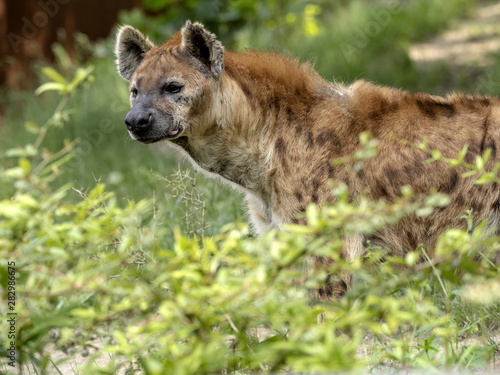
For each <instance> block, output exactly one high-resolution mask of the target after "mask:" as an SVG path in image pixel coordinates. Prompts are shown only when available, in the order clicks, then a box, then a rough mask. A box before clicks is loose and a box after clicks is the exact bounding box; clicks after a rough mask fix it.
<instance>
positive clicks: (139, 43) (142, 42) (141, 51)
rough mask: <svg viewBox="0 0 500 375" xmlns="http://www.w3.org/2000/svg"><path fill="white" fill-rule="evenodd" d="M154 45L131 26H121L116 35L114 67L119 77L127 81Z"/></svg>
mask: <svg viewBox="0 0 500 375" xmlns="http://www.w3.org/2000/svg"><path fill="white" fill-rule="evenodd" d="M154 46H155V45H154V44H153V43H152V42H151V41H150V40H149V39H148V38H146V37H145V36H144V35H142V34H141V32H140V31H139V30H137V29H135V28H133V27H132V26H128V25H127V26H122V27H120V29H119V30H118V33H117V35H116V44H115V56H116V66H117V68H118V72H119V73H120V75H121V76H122V77H123V78H125V79H126V80H127V81H130V77H132V74H134V71H135V69H137V67H138V66H139V64H140V63H141V61H142V60H143V59H144V56H146V53H148V51H149V50H151V49H152V48H153V47H154Z"/></svg>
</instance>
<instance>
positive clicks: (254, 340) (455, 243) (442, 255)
mask: <svg viewBox="0 0 500 375" xmlns="http://www.w3.org/2000/svg"><path fill="white" fill-rule="evenodd" d="M46 87H47V86H46ZM54 88H55V87H54ZM57 91H63V90H58V89H57ZM73 91H74V88H73V89H72V90H71V91H69V92H68V93H66V94H64V95H65V96H63V99H62V100H65V98H66V97H67V95H72V94H73ZM63 113H64V108H63V106H62V105H59V106H58V107H57V109H56V111H55V114H54V116H52V119H54V118H57V119H62V120H61V121H62V122H65V121H67V120H68V117H67V116H63V115H62V114H63ZM48 123H49V124H51V123H53V120H49V121H48ZM42 129H45V133H43V134H44V135H43V136H41V135H40V134H42ZM47 130H49V127H47V128H44V127H40V128H39V127H36V126H33V129H32V131H33V132H35V133H37V134H38V140H35V142H34V144H28V145H26V146H25V147H24V148H15V149H10V150H7V151H6V152H5V153H4V154H3V155H2V159H1V160H2V162H1V166H2V167H1V169H0V179H1V180H2V186H5V187H6V188H5V189H3V190H2V200H1V201H0V218H1V221H0V238H1V240H0V241H1V246H0V257H1V258H2V259H6V260H9V261H14V262H15V264H16V305H15V309H16V312H17V313H18V320H17V326H16V329H17V337H16V350H17V353H18V357H17V361H18V363H17V365H18V366H19V365H20V364H23V365H24V366H29V367H27V368H33V369H37V370H34V371H35V372H37V373H43V372H45V371H48V369H49V368H53V367H55V368H57V369H59V368H61V367H62V366H64V361H68V360H70V359H71V357H72V356H74V354H75V348H78V350H79V351H80V352H79V353H80V354H81V355H85V356H89V359H88V360H87V361H86V362H85V364H84V366H83V367H81V370H80V373H82V374H95V373H101V374H114V373H115V372H116V371H118V370H119V369H120V368H121V369H123V368H127V369H128V371H129V373H145V374H164V373H169V374H203V373H221V374H224V373H255V372H279V371H287V372H303V371H307V372H326V371H330V372H331V371H349V370H361V369H366V368H373V369H380V370H381V371H388V370H390V369H398V368H414V369H423V370H425V371H431V370H432V371H434V370H436V369H439V368H447V367H448V368H450V367H459V368H471V369H476V368H484V367H486V366H487V364H488V363H489V362H491V361H494V360H495V356H496V353H497V351H498V344H496V343H492V342H491V341H490V340H489V332H491V330H497V329H498V328H499V327H498V321H499V317H500V307H499V304H498V302H499V301H500V299H499V296H498V294H494V293H486V294H484V293H483V297H481V298H478V294H477V292H476V291H477V290H478V289H479V290H481V289H484V288H494V287H498V276H499V271H498V267H497V266H495V265H493V264H491V263H490V262H489V261H488V259H487V257H483V258H482V260H480V261H477V260H476V256H477V254H478V253H479V252H481V253H485V255H488V254H489V253H490V252H493V251H496V250H498V246H497V245H496V242H494V241H493V242H492V240H491V239H489V238H487V237H485V236H483V235H482V234H483V232H484V230H485V228H484V225H479V226H478V227H477V228H470V230H467V229H465V230H460V229H451V230H449V231H447V232H446V233H445V234H444V235H443V236H442V237H441V239H440V241H439V243H438V247H437V249H438V252H439V254H438V255H439V257H438V258H437V259H436V261H434V262H420V261H419V259H421V258H425V256H426V252H425V249H415V251H414V252H412V253H409V254H408V255H407V256H406V257H405V258H404V259H399V258H394V257H390V256H387V254H385V252H384V250H383V249H378V248H371V249H369V251H368V252H367V254H366V255H365V257H364V258H363V259H357V260H355V261H354V262H353V263H346V262H345V261H343V260H342V259H341V258H340V257H339V256H338V254H339V249H340V247H341V245H342V237H343V236H346V235H349V234H352V233H355V232H357V231H361V232H362V233H365V234H369V233H373V231H375V230H377V229H378V228H380V227H381V226H382V225H390V224H394V223H396V222H397V221H398V220H399V219H400V218H401V217H403V216H404V215H408V214H416V215H420V216H425V215H428V214H429V212H431V211H432V209H433V208H435V207H441V206H443V205H446V204H447V203H448V200H447V197H446V196H443V195H439V194H434V195H430V196H428V197H423V198H416V197H415V196H414V195H413V193H412V191H411V190H410V189H408V188H404V189H403V190H402V195H401V197H400V198H399V199H397V200H396V201H394V202H392V203H388V202H384V201H371V200H369V199H366V198H364V197H360V198H359V199H358V200H357V201H356V202H354V203H353V202H350V201H349V199H348V196H347V190H346V188H345V186H342V185H339V186H337V187H336V188H335V189H334V191H333V193H334V195H335V196H336V198H337V199H336V202H335V203H333V204H332V205H330V206H328V207H325V208H324V209H322V210H318V209H317V208H316V207H315V206H314V205H312V206H310V207H308V209H307V212H306V215H307V222H308V225H307V226H297V225H291V226H289V227H287V228H286V229H285V230H284V231H282V232H271V233H268V234H266V235H263V236H260V237H257V238H254V237H252V236H251V235H250V234H249V232H248V228H247V227H246V226H244V225H238V224H237V225H229V226H227V227H226V228H225V229H224V230H223V231H222V232H221V233H220V234H218V235H216V236H214V237H206V236H205V238H204V239H201V238H199V237H198V236H193V234H194V232H193V233H192V238H191V239H189V238H187V237H186V236H184V235H183V234H182V233H181V231H180V230H177V231H176V232H175V242H174V243H173V245H172V246H171V247H168V248H167V247H165V246H163V245H162V241H161V238H162V237H163V236H164V235H165V229H164V228H162V227H161V225H159V224H158V223H160V222H161V221H162V217H160V215H158V214H155V215H153V217H152V218H151V216H150V215H149V214H148V211H151V210H153V211H155V208H154V207H155V206H154V202H153V201H140V202H138V203H134V202H133V201H130V202H129V203H128V204H127V206H126V207H124V208H121V207H119V205H118V204H117V200H116V198H115V197H114V194H113V193H108V192H106V190H105V186H104V185H103V184H102V183H97V184H96V185H95V187H94V188H92V189H91V190H90V191H89V192H88V193H85V192H79V193H80V196H81V198H80V199H79V200H78V201H77V202H72V200H70V199H69V198H68V194H69V193H70V192H71V187H70V185H64V186H62V187H60V188H58V189H55V190H52V189H51V188H50V184H49V183H50V181H51V180H52V179H53V178H55V176H57V174H58V173H59V170H60V169H61V168H63V163H64V162H67V155H68V153H69V152H71V145H68V146H67V148H65V149H64V150H63V151H62V152H60V153H56V154H51V153H50V152H48V151H47V150H40V145H41V144H42V141H43V140H44V138H45V135H46V134H47V133H46V131H47ZM40 137H41V138H40ZM361 143H362V144H364V145H365V150H364V151H362V152H359V153H356V154H355V155H354V156H353V158H352V159H346V160H340V161H338V162H341V163H348V164H352V165H353V167H354V168H361V167H362V164H363V161H364V160H365V159H367V158H369V157H371V156H373V155H374V154H375V153H376V152H377V143H376V140H373V139H370V138H369V136H368V135H366V134H363V135H362V136H361ZM420 148H421V149H423V150H426V145H425V143H424V144H422V145H420ZM429 153H430V159H429V162H447V163H449V164H450V165H458V164H460V163H462V160H463V157H462V156H460V155H459V158H458V159H456V160H454V159H446V160H444V159H442V158H440V157H439V155H437V154H436V153H435V152H433V151H432V150H429ZM487 157H488V155H485V156H484V158H483V159H482V160H481V161H480V160H479V159H478V160H477V161H476V165H475V166H471V168H472V169H473V172H474V173H476V174H478V177H479V181H481V178H483V177H481V176H482V175H484V176H488V173H489V171H488V170H485V169H484V166H485V165H486V160H485V159H487ZM474 168H476V169H474ZM179 173H180V172H179ZM178 176H181V177H178V180H177V182H175V184H176V186H178V188H177V191H178V195H179V198H180V199H181V201H182V200H183V199H185V197H189V195H186V192H190V194H194V195H191V196H193V197H194V198H195V199H197V200H201V199H202V197H201V196H200V195H198V194H197V193H196V191H194V193H193V186H192V185H193V184H196V182H195V180H193V179H190V178H186V177H185V174H178ZM487 179H490V180H491V178H490V177H488V178H487ZM483 180H484V178H483ZM481 182H485V183H492V182H498V181H496V180H491V181H486V180H484V181H481ZM182 184H185V185H191V187H189V186H185V187H181V185H182ZM175 191H176V190H175V189H174V192H175ZM186 207H187V209H191V210H193V211H196V210H198V208H197V207H198V206H196V205H194V206H190V205H188V206H186ZM155 212H156V211H155ZM465 219H467V217H466V218H465ZM353 223H356V225H355V226H354V225H353ZM490 255H491V254H490ZM314 256H331V257H332V258H333V259H334V260H335V262H334V264H333V265H331V266H330V267H329V268H328V269H323V270H315V271H314V270H309V271H306V269H307V267H306V266H305V264H306V263H307V262H308V261H307V259H309V258H310V257H314ZM382 260H383V261H382ZM401 266H403V267H401ZM346 271H347V272H350V273H352V274H353V276H354V279H355V280H356V286H355V287H354V288H353V289H351V290H350V291H349V292H348V293H347V294H346V295H345V296H344V297H343V298H342V299H341V300H340V301H331V302H319V301H314V300H311V297H310V294H309V292H308V290H311V289H314V288H318V287H319V286H320V285H321V283H322V282H323V281H324V280H325V278H326V275H327V273H332V274H334V275H339V274H340V273H341V272H346ZM7 279H8V273H7V268H6V267H5V265H3V266H2V268H1V269H0V282H1V284H0V285H2V286H3V285H7ZM374 285H376V286H377V287H376V288H374V287H373V286H374ZM484 295H486V298H484ZM6 306H7V304H6V303H2V304H1V306H0V311H1V312H2V315H4V313H5V308H6ZM468 306H471V307H468ZM465 311H466V313H465ZM321 316H323V317H324V319H323V321H322V323H321V324H318V317H321ZM6 327H7V322H6V321H5V320H2V321H1V322H0V330H1V331H2V332H5V331H7V329H6ZM475 331H479V332H481V334H482V335H481V337H479V338H478V339H477V340H476V341H475V342H474V343H469V344H467V343H463V342H462V341H461V340H462V338H463V337H464V336H465V335H466V334H467V333H469V332H475ZM2 340H4V338H2ZM1 345H2V347H0V350H1V351H4V350H5V349H6V348H7V347H8V343H7V342H6V341H2V343H1ZM96 349H99V350H98V351H96ZM55 351H58V352H61V353H63V356H62V359H61V360H59V361H54V359H53V356H54V352H55ZM103 357H104V358H109V360H107V361H105V363H104V364H102V361H100V362H98V360H99V359H102V358H103ZM97 363H100V364H99V365H98V364H97ZM1 366H3V367H0V370H2V371H3V372H6V373H12V372H11V368H10V367H8V366H7V365H6V364H2V365H1Z"/></svg>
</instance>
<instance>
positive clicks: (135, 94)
mask: <svg viewBox="0 0 500 375" xmlns="http://www.w3.org/2000/svg"><path fill="white" fill-rule="evenodd" d="M130 94H131V95H132V97H133V98H135V97H136V96H137V89H136V88H135V87H134V88H133V89H132V90H130Z"/></svg>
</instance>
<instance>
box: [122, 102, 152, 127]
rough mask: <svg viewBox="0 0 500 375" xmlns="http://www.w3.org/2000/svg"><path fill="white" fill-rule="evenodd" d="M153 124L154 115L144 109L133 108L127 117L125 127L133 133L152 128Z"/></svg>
mask: <svg viewBox="0 0 500 375" xmlns="http://www.w3.org/2000/svg"><path fill="white" fill-rule="evenodd" d="M152 122H153V114H152V113H151V112H150V111H146V110H144V109H139V108H132V110H131V111H130V112H129V113H127V116H126V117H125V125H127V129H128V130H129V131H131V132H133V131H137V130H145V129H147V128H149V127H150V126H151V123H152Z"/></svg>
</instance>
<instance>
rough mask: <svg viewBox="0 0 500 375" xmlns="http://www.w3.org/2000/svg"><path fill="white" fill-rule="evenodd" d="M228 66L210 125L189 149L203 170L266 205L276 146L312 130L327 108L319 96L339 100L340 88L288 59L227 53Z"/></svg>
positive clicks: (216, 94)
mask: <svg viewBox="0 0 500 375" xmlns="http://www.w3.org/2000/svg"><path fill="white" fill-rule="evenodd" d="M270 59H272V60H273V61H269V60H270ZM224 63H225V71H224V73H223V74H222V75H221V76H220V77H219V81H218V83H217V87H218V89H217V90H215V91H214V92H213V93H212V96H211V101H212V104H211V106H209V107H210V108H211V110H209V111H208V112H209V113H207V115H206V116H205V118H204V121H206V123H205V124H204V126H201V127H199V128H201V129H204V130H203V132H202V133H199V134H192V136H191V137H190V139H189V145H187V146H185V147H184V148H185V149H186V151H188V153H189V154H190V156H191V157H192V158H193V159H194V161H195V162H196V164H198V165H199V166H200V167H201V168H202V169H203V170H204V171H206V172H208V173H213V174H216V175H219V176H221V177H223V179H225V180H228V181H231V182H233V183H234V184H236V185H238V186H240V187H242V188H244V189H245V190H247V192H248V191H250V192H251V193H253V194H252V195H253V196H257V197H258V198H260V200H261V201H262V203H264V205H267V204H268V203H269V201H270V199H271V195H272V194H273V191H272V189H273V181H272V179H273V171H274V170H276V168H279V167H277V166H276V160H273V158H274V157H275V154H276V151H277V150H276V144H279V143H280V142H279V139H280V138H283V137H285V138H287V137H290V134H289V133H290V132H294V133H293V134H296V133H295V132H297V131H298V127H301V128H304V129H303V130H304V131H305V132H307V129H306V127H308V126H311V125H310V123H313V122H314V116H316V113H317V111H316V109H317V108H318V106H324V104H325V103H322V101H321V100H320V98H321V97H322V96H326V97H332V95H333V96H334V95H335V90H334V89H333V88H332V87H331V86H330V85H329V84H327V83H326V82H325V81H324V80H323V79H322V78H321V77H320V76H319V75H317V74H316V73H315V72H314V71H313V70H312V69H311V67H310V66H308V65H307V64H306V65H302V66H300V65H298V64H297V62H296V61H293V60H290V59H288V58H286V57H283V56H278V55H271V56H269V55H268V54H259V53H254V52H250V53H245V54H236V53H230V52H227V53H226V55H225V60H224ZM325 90H326V91H328V92H327V93H326V95H325ZM207 129H208V130H207ZM297 134H298V133H297ZM292 138H293V135H292ZM299 146H300V145H299V144H297V147H299ZM305 147H307V144H305ZM278 151H279V150H278ZM292 151H293V153H294V154H297V155H300V153H301V151H300V150H298V149H297V150H290V152H292Z"/></svg>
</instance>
